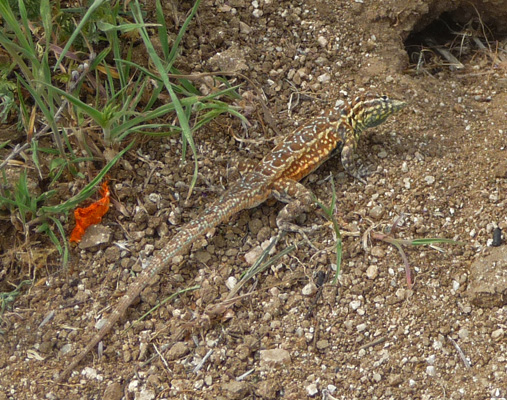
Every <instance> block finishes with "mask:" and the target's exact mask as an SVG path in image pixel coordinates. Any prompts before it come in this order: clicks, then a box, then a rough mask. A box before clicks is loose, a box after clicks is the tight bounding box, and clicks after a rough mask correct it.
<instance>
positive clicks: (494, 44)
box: [405, 12, 507, 75]
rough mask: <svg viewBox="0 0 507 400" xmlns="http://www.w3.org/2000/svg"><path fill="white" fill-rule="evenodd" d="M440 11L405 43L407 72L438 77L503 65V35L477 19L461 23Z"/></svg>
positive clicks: (506, 46) (505, 35) (505, 47)
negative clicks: (441, 73)
mask: <svg viewBox="0 0 507 400" xmlns="http://www.w3.org/2000/svg"><path fill="white" fill-rule="evenodd" d="M456 15H459V14H456V13H451V12H444V13H442V14H441V15H440V16H439V17H438V18H437V19H435V20H433V21H432V22H431V23H429V24H428V25H426V26H425V27H424V28H423V29H421V30H419V31H414V32H412V33H411V34H410V35H409V36H408V37H407V39H406V40H405V50H406V51H407V54H408V55H409V58H410V67H409V72H412V73H427V74H431V75H434V74H438V73H440V72H443V71H449V70H450V71H461V70H468V69H470V68H472V69H473V68H474V67H475V69H479V68H481V69H482V68H486V67H491V68H498V67H499V66H500V64H504V65H505V63H507V42H506V38H507V32H506V31H505V29H506V27H505V25H504V24H502V25H504V31H502V30H501V29H499V27H500V26H501V25H497V24H494V23H493V24H488V23H487V22H485V21H484V20H483V19H482V18H480V17H479V16H477V15H476V16H475V17H473V16H472V17H469V18H468V19H467V20H464V19H463V17H462V16H460V17H459V19H457V18H455V16H456Z"/></svg>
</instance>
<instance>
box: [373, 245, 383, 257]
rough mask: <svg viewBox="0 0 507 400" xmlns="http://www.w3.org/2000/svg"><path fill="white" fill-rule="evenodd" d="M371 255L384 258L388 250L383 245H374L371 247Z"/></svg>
mask: <svg viewBox="0 0 507 400" xmlns="http://www.w3.org/2000/svg"><path fill="white" fill-rule="evenodd" d="M371 255H372V256H374V257H378V258H384V256H385V255H386V252H385V251H384V249H383V248H382V247H381V246H373V247H372V249H371Z"/></svg>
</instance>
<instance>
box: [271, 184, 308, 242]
mask: <svg viewBox="0 0 507 400" xmlns="http://www.w3.org/2000/svg"><path fill="white" fill-rule="evenodd" d="M272 194H273V196H274V197H275V198H276V199H277V200H278V201H281V202H283V203H287V205H286V206H285V207H284V208H283V209H282V210H281V211H280V212H279V213H278V217H277V218H276V224H277V225H278V228H279V229H280V230H282V231H289V232H298V233H300V234H301V235H302V236H303V237H305V238H306V235H305V233H307V232H312V231H314V230H315V228H311V227H309V228H305V227H301V226H299V225H297V224H295V223H294V220H295V219H296V218H297V217H298V216H299V215H301V214H303V213H305V212H310V211H312V210H315V208H316V206H317V204H316V202H315V200H316V199H315V196H314V195H313V194H312V192H311V191H310V190H309V189H307V188H306V187H305V186H303V185H302V184H301V183H299V182H297V181H295V180H293V179H284V180H280V181H277V182H276V183H275V184H274V185H273V191H272Z"/></svg>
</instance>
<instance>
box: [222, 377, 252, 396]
mask: <svg viewBox="0 0 507 400" xmlns="http://www.w3.org/2000/svg"><path fill="white" fill-rule="evenodd" d="M222 390H223V391H224V392H225V393H224V394H225V395H226V396H227V398H228V399H232V400H236V399H238V400H239V399H244V398H245V397H246V396H247V395H248V392H249V390H248V384H247V382H238V381H230V382H226V383H224V384H223V385H222Z"/></svg>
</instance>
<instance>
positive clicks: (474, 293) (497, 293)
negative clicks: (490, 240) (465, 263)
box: [467, 246, 507, 308]
mask: <svg viewBox="0 0 507 400" xmlns="http://www.w3.org/2000/svg"><path fill="white" fill-rule="evenodd" d="M469 282H470V284H469V285H468V289H467V294H468V296H469V297H470V301H471V303H472V304H473V305H475V306H478V307H483V308H492V307H503V306H504V305H506V304H507V246H500V247H491V248H490V251H489V255H483V256H481V257H480V258H478V259H477V260H475V261H474V262H473V263H472V266H471V267H470V280H469Z"/></svg>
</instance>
